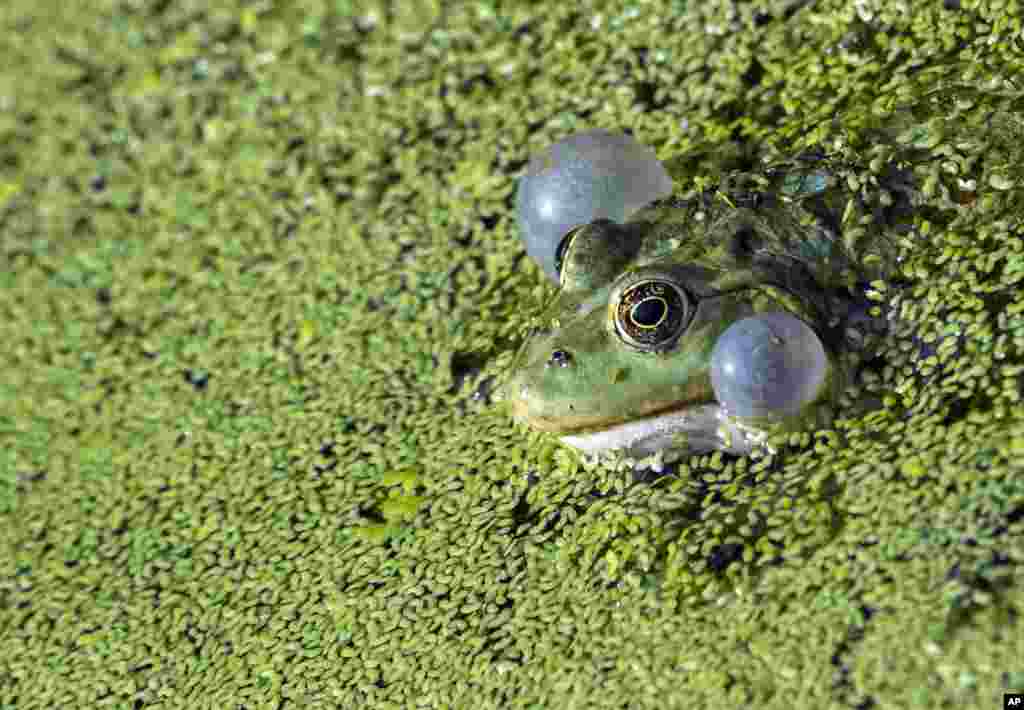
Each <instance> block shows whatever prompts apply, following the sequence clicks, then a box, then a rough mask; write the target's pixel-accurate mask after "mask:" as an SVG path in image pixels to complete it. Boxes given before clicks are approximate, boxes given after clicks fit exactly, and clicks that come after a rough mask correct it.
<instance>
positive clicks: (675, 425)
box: [561, 402, 763, 457]
mask: <svg viewBox="0 0 1024 710" xmlns="http://www.w3.org/2000/svg"><path fill="white" fill-rule="evenodd" d="M760 438H761V437H759V436H758V435H757V434H756V433H755V432H752V431H750V430H747V429H745V428H743V427H742V426H740V425H739V424H737V422H736V421H735V420H734V419H732V418H731V417H728V416H726V414H725V412H724V411H723V409H722V407H721V405H719V404H718V403H717V402H713V403H709V404H696V405H687V406H685V407H681V408H678V409H673V410H668V411H662V412H659V413H657V414H653V415H650V416H647V417H642V418H640V419H633V420H631V421H628V422H622V423H620V424H613V425H611V426H607V427H604V428H602V429H595V430H590V431H577V432H572V433H568V434H563V435H562V436H561V440H562V442H563V443H565V444H568V445H569V446H572V447H573V448H575V449H578V450H580V451H582V452H583V453H585V454H600V453H603V452H606V451H612V450H621V451H622V452H623V453H624V454H626V455H627V456H635V457H643V456H650V455H652V454H654V453H656V452H658V451H662V450H665V451H673V450H674V451H684V452H686V453H690V454H699V453H704V452H707V451H712V450H719V451H725V452H728V453H731V454H736V455H738V456H743V455H746V454H749V453H750V452H751V451H753V450H754V449H755V448H757V446H758V445H759V444H761V443H763V442H761V441H760Z"/></svg>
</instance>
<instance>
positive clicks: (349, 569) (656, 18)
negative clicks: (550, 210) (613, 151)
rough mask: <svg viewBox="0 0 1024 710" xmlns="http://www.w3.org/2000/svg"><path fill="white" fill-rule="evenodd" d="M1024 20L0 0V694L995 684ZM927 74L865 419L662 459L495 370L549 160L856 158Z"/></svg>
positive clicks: (728, 7)
mask: <svg viewBox="0 0 1024 710" xmlns="http://www.w3.org/2000/svg"><path fill="white" fill-rule="evenodd" d="M1021 16H1022V13H1021V10H1020V6H1019V4H1018V3H1017V2H1010V1H1009V0H1002V1H996V0H993V1H991V2H975V1H971V0H959V2H957V1H956V0H949V1H947V2H945V3H943V2H920V3H916V2H915V3H913V4H911V3H910V2H898V1H896V2H894V1H893V0H860V1H858V2H839V1H833V2H824V1H823V2H796V3H793V2H789V3H780V2H770V1H769V0H764V1H763V2H758V3H743V2H725V1H722V2H710V1H704V0H702V1H700V2H697V1H695V0H688V1H687V0H673V1H660V2H639V1H636V2H626V3H622V2H584V3H557V4H556V3H541V2H537V3H530V2H516V3H503V2H497V1H496V0H489V1H483V0H481V1H480V2H452V3H438V2H434V3H430V2H417V1H414V0H409V1H404V0H403V2H395V3H383V2H378V3H370V2H367V3H362V2H355V1H354V0H351V1H349V0H345V1H343V0H336V1H331V2H327V1H322V2H317V1H314V0H305V1H303V2H270V1H269V0H260V1H255V2H208V1H206V0H203V1H199V0H182V1H177V2H168V1H167V0H123V1H122V2H110V1H109V0H99V1H97V2H91V3H70V4H69V3H58V2H54V1H53V0H33V1H32V2H25V1H20V0H10V1H9V2H4V3H2V4H0V57H2V58H3V62H2V64H0V266H2V268H0V315H2V317H0V708H3V709H4V710H11V709H13V708H17V709H18V710H33V709H36V708H40V709H42V708H46V709H51V708H69V709H75V710H77V709H79V708H89V709H92V708H118V709H125V710H135V709H142V708H146V709H149V708H216V709H217V710H226V709H245V710H256V709H257V708H268V709H271V708H272V709H275V710H277V709H284V708H375V709H381V710H384V709H388V708H394V709H399V708H449V709H456V708H472V709H473V710H484V709H486V708H522V709H524V710H525V709H527V708H529V709H533V710H542V709H543V710H564V709H566V708H588V709H589V708H658V709H665V708H735V707H758V708H787V709H789V708H813V709H814V710H822V709H825V708H861V709H865V710H867V709H869V708H878V709H881V708H929V709H934V708H984V709H986V710H988V709H991V708H997V707H1001V702H1002V694H1003V693H1004V692H1009V691H1012V690H1016V691H1024V626H1022V620H1021V618H1020V616H1021V611H1022V605H1024V567H1022V562H1024V464H1022V463H1021V461H1022V458H1024V407H1022V404H1021V395H1022V372H1024V294H1022V288H1021V286H1022V282H1024V229H1022V226H1021V219H1022V213H1024V174H1022V169H1024V168H1022V166H1024V140H1022V136H1024V129H1022V126H1021V124H1020V120H1019V119H1020V117H1021V107H1022V105H1024V103H1022V99H1021V96H1022V93H1021V92H1022V91H1024V82H1022V80H1021V76H1024V71H1022V70H1024V62H1022V57H1024V38H1022V37H1024V36H1022V32H1021V29H1022V22H1021ZM933 91H937V92H938V93H937V94H930V93H929V92H933ZM924 96H937V97H940V99H941V100H935V101H924V100H923V99H922V97H924ZM915 101H917V102H918V107H919V110H920V111H922V112H923V114H922V121H924V123H925V125H931V126H933V128H936V132H935V133H934V134H932V135H935V136H937V137H936V139H935V140H933V141H928V144H927V146H926V147H927V149H928V150H929V151H931V154H932V155H933V157H934V158H933V159H931V160H928V161H925V162H924V163H922V165H921V166H919V167H918V169H917V172H918V178H919V179H920V180H921V183H922V185H924V187H923V195H924V196H925V199H924V201H923V203H922V204H921V205H920V212H919V214H918V217H917V223H916V226H915V231H914V234H913V238H912V239H911V238H908V239H907V240H906V243H905V244H902V245H901V246H900V249H901V254H902V257H903V258H902V261H901V265H900V269H901V273H900V274H899V277H900V279H902V281H903V282H904V285H903V286H902V287H901V288H900V289H895V288H886V284H878V289H879V290H878V294H879V295H878V298H879V299H880V300H881V301H885V302H887V304H888V307H890V308H895V309H897V310H898V311H899V313H900V315H901V318H902V320H901V322H902V323H903V325H902V326H901V327H900V328H899V329H897V330H896V331H895V332H893V333H892V334H891V337H890V338H889V339H888V340H887V343H886V345H885V348H884V350H883V351H882V352H881V354H880V355H879V356H878V358H877V362H875V363H874V364H873V367H872V368H869V369H866V370H865V372H864V375H863V377H862V380H861V381H860V382H858V384H857V385H856V388H859V389H861V390H864V391H870V392H875V393H877V396H878V399H879V402H880V405H881V406H880V407H879V408H878V409H877V410H875V411H872V412H870V413H868V414H865V415H863V416H858V417H848V418H843V419H840V420H839V421H837V422H836V423H835V427H834V428H833V429H831V430H828V431H818V432H809V433H807V434H804V435H798V436H793V437H792V439H791V440H787V441H785V442H783V445H782V446H780V448H779V451H778V452H777V453H776V454H774V455H771V456H767V457H760V458H752V459H748V458H743V459H734V458H730V457H722V456H720V455H717V456H701V457H693V458H690V459H689V460H687V461H684V462H682V465H680V466H679V467H678V468H675V469H672V470H670V471H668V472H666V473H664V474H662V475H660V476H655V475H647V474H644V475H640V474H638V473H636V472H635V471H634V470H633V469H632V468H630V467H629V466H628V465H600V466H596V465H589V464H587V465H584V463H583V462H581V461H580V460H579V458H578V457H577V456H576V455H574V454H573V453H572V452H571V451H570V450H568V449H566V448H564V447H562V446H560V445H559V444H558V443H557V441H555V440H554V439H552V438H551V437H548V436H544V435H539V434H534V433H529V432H526V431H522V430H517V429H516V428H514V427H513V425H512V424H511V422H510V420H509V418H508V417H507V416H506V415H505V414H504V413H503V412H502V411H500V409H498V408H496V407H495V406H494V405H493V403H492V402H491V401H490V396H489V393H490V392H491V390H492V387H493V384H494V383H495V382H496V381H497V380H498V379H499V378H500V375H501V373H502V372H503V368H505V367H507V365H508V363H509V360H510V356H511V354H512V352H513V351H514V349H515V348H516V346H518V345H519V344H520V343H521V342H522V338H523V333H524V332H525V329H526V328H527V326H528V324H529V321H530V318H531V317H532V316H533V315H534V314H535V312H536V307H537V305H538V304H539V303H540V302H541V301H542V299H543V298H545V297H546V296H548V295H549V294H550V293H551V290H552V287H551V286H550V285H549V284H548V283H547V282H546V281H545V280H544V277H543V275H542V274H541V272H540V270H539V269H538V268H537V267H536V266H535V265H534V264H532V263H531V262H529V260H527V259H526V258H525V257H524V253H523V250H522V248H521V246H520V243H519V240H518V236H517V233H516V228H515V221H514V212H513V208H512V204H513V197H514V192H515V180H516V178H517V177H518V176H519V175H520V174H521V172H522V170H523V168H524V166H525V164H526V161H527V159H528V157H529V156H530V155H531V154H532V153H534V152H536V151H538V150H540V149H542V148H543V147H544V146H546V145H548V144H550V143H551V142H553V141H555V140H558V139H559V138H562V137H564V136H566V135H568V134H570V133H572V132H574V131H577V130H583V129H587V128H593V127H604V128H608V129H613V130H629V131H631V132H632V133H633V134H634V135H635V136H636V137H637V138H638V139H639V140H640V141H641V142H643V143H645V144H647V145H650V146H652V147H653V148H654V149H655V150H657V152H658V155H659V157H661V158H662V159H663V160H668V159H671V158H673V157H677V156H680V155H685V154H687V152H688V151H691V152H693V154H694V155H698V154H699V155H703V156H705V158H707V157H708V156H711V157H712V158H713V157H714V156H715V155H716V154H717V153H723V154H724V153H726V152H727V148H728V146H730V145H735V144H737V143H741V144H743V145H746V146H759V150H763V151H764V154H771V153H774V152H778V153H780V154H784V153H786V152H787V151H790V150H793V149H796V148H800V147H802V146H807V145H814V144H816V145H823V146H825V147H826V148H827V149H828V150H830V151H835V152H837V153H841V154H844V155H846V157H847V158H848V159H849V160H851V161H852V162H853V163H854V164H860V163H857V161H858V160H861V162H862V164H863V172H861V173H860V174H859V177H858V174H857V173H851V174H850V175H849V176H848V179H850V180H854V181H856V180H858V179H868V177H869V176H870V174H871V170H872V169H874V168H873V167H872V164H871V160H873V159H874V158H878V160H883V159H884V158H885V156H884V155H882V154H881V153H877V152H872V150H873V146H872V143H871V140H869V139H868V138H866V137H865V136H869V135H870V131H869V130H868V128H870V125H869V124H871V120H870V119H869V118H865V116H868V115H870V112H869V113H868V114H866V113H865V107H868V108H872V110H875V111H877V112H879V113H881V114H885V113H886V112H887V111H889V110H890V109H891V108H892V107H893V106H895V105H896V104H899V103H901V102H902V103H907V102H911V103H913V102H915ZM922 101H923V103H922ZM929 111H930V112H931V115H932V117H933V118H934V119H935V120H934V122H933V123H932V124H929V123H928V120H929V119H928V116H927V115H924V114H927V113H928V112H929ZM940 124H941V125H940ZM943 126H944V129H943V130H944V131H946V132H943V131H940V130H938V129H939V128H942V127H943ZM883 152H884V151H883ZM705 162H706V161H705ZM693 165H696V166H698V167H696V168H694V174H693V176H692V179H693V180H695V181H699V180H701V174H702V170H704V168H703V167H700V166H703V165H705V163H701V162H699V161H697V160H696V158H695V159H694V162H693ZM875 167H877V165H876V166H875ZM709 170H710V168H709ZM685 187H686V186H685V185H681V186H680V188H681V189H683V188H685ZM882 305H885V304H882ZM919 342H925V343H930V344H932V346H933V348H932V350H933V352H931V353H930V354H929V353H921V352H920V349H919V348H917V347H916V346H915V343H919ZM875 365H876V366H875ZM852 394H856V393H851V395H852Z"/></svg>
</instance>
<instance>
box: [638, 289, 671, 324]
mask: <svg viewBox="0 0 1024 710" xmlns="http://www.w3.org/2000/svg"><path fill="white" fill-rule="evenodd" d="M667 313H668V304H667V303H665V299H663V298H658V297H657V296H652V297H650V298H645V299H644V300H642V301H640V303H638V304H636V305H635V306H633V310H632V311H631V312H630V314H629V317H630V318H631V319H632V321H633V322H634V323H636V324H637V325H638V326H640V327H641V328H656V327H657V326H658V324H659V323H661V321H662V320H664V319H665V315H666V314H667Z"/></svg>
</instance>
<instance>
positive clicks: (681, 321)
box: [499, 131, 914, 460]
mask: <svg viewBox="0 0 1024 710" xmlns="http://www.w3.org/2000/svg"><path fill="white" fill-rule="evenodd" d="M609 154H611V157H609ZM595 156H596V157H595ZM839 174H840V171H837V170H834V169H832V167H830V165H829V164H828V161H827V160H825V159H824V156H823V155H822V154H805V155H802V156H799V157H797V158H794V159H792V160H789V161H782V162H778V163H776V164H773V165H768V166H765V167H763V168H762V169H758V170H757V171H756V172H749V171H748V172H742V171H737V172H733V173H729V174H726V175H725V176H724V177H723V179H722V181H721V182H720V183H719V184H718V185H717V186H716V187H715V188H713V189H708V190H704V191H703V192H699V193H697V194H695V195H690V196H688V197H682V196H678V195H674V194H673V192H672V181H671V179H670V178H669V177H668V173H667V172H666V171H665V169H664V166H662V165H661V164H660V163H658V162H657V160H656V159H655V158H654V157H653V153H650V152H648V153H645V152H644V149H643V148H642V147H641V146H639V144H637V143H635V142H633V141H632V139H630V138H628V137H625V136H615V135H614V134H610V133H607V132H604V131H592V132H589V133H585V134H580V135H577V136H573V137H570V138H569V139H566V140H565V141H562V142H560V143H559V144H556V145H555V146H553V147H552V148H550V149H549V150H548V151H547V152H546V153H544V154H542V155H541V156H538V158H536V159H535V160H534V161H533V162H532V163H531V164H530V166H529V167H528V170H527V174H526V176H525V177H524V178H523V179H522V180H521V182H520V186H519V195H518V198H517V199H518V202H519V204H518V205H517V210H518V213H519V220H520V226H521V228H522V230H523V232H524V238H525V239H526V242H527V251H528V253H530V254H531V256H533V257H534V258H535V259H536V260H537V261H538V262H539V263H540V265H541V266H542V268H543V269H544V270H545V272H547V273H548V275H549V276H551V278H552V279H553V280H555V281H557V283H558V284H559V287H560V288H559V291H558V292H557V294H556V295H555V296H554V298H553V300H552V302H551V303H550V304H549V305H548V306H547V307H546V308H545V309H544V311H543V313H542V314H541V316H540V318H539V321H540V327H539V328H538V329H537V330H536V331H535V332H534V333H533V334H532V335H531V336H530V337H529V338H528V339H527V341H526V343H525V344H524V346H523V347H522V349H521V350H520V352H519V353H518V354H517V356H516V358H515V360H514V364H513V366H512V371H511V373H510V376H509V378H508V379H507V381H505V382H504V383H503V385H502V388H501V392H502V394H501V395H499V397H501V398H503V399H504V400H505V401H506V402H507V406H508V407H510V408H511V411H512V413H513V416H514V417H515V418H516V419H517V420H519V421H520V422H523V423H525V424H526V425H528V426H530V427H532V428H534V429H538V430H541V431H546V432H552V433H555V434H557V435H559V436H560V438H561V440H562V441H563V442H565V443H566V444H569V445H570V446H572V447H574V448H576V449H579V450H581V451H582V452H584V453H588V454H600V453H602V452H607V451H612V450H618V451H622V452H623V453H625V454H626V455H628V456H631V457H634V458H644V457H647V456H650V455H652V454H655V453H659V452H661V453H660V454H659V455H665V456H667V457H668V459H671V458H678V457H679V456H681V455H684V454H688V453H700V452H707V451H712V450H720V451H723V452H729V453H733V454H739V455H742V454H748V453H750V452H752V451H753V450H754V449H756V448H762V447H764V446H765V445H766V442H767V439H768V436H769V434H770V433H773V432H775V431H793V430H801V429H807V428H810V427H815V426H826V425H827V424H828V423H829V422H831V421H832V419H833V418H834V416H835V414H836V406H837V403H838V399H839V396H840V394H841V393H842V392H843V390H844V389H845V388H846V386H847V384H848V383H849V382H850V380H851V377H852V376H853V374H854V372H853V366H852V365H851V362H852V361H851V360H850V359H849V358H847V357H845V356H846V354H847V353H849V352H850V350H851V349H852V348H853V347H854V346H856V345H857V344H858V343H860V342H861V340H860V338H861V337H862V336H863V335H864V334H865V333H868V332H870V333H883V332H884V330H885V327H886V322H885V318H884V317H882V318H879V317H872V316H871V315H869V310H870V308H871V306H872V305H874V304H872V303H871V301H870V300H869V299H868V298H867V297H866V290H867V288H868V286H867V285H868V284H869V283H870V282H871V281H872V280H874V279H877V278H881V277H883V276H884V275H885V274H887V273H889V272H890V271H891V270H892V267H893V264H894V263H895V257H894V253H895V248H894V244H895V239H896V238H897V237H898V236H899V235H900V234H901V233H905V232H906V231H907V230H908V228H909V224H910V218H909V216H910V212H911V210H910V206H911V203H912V201H913V199H914V191H913V187H912V185H911V184H910V182H909V180H908V179H907V178H906V175H903V174H900V173H899V172H898V171H897V172H893V173H892V174H890V175H889V177H888V179H887V181H886V182H885V186H884V187H879V188H878V190H876V192H878V193H879V200H878V201H877V202H873V201H871V200H865V199H864V194H865V193H864V191H862V190H860V191H858V190H855V189H852V188H851V186H850V185H849V184H848V181H847V180H846V179H845V178H840V177H839V176H838V175H839ZM588 181H589V182H588ZM581 203H582V206H581ZM566 204H568V205H569V206H568V207H565V206H564V205H566ZM560 210H561V211H560ZM566 213H568V214H566ZM538 235H539V236H538ZM531 240H532V241H531ZM668 459H667V460H668Z"/></svg>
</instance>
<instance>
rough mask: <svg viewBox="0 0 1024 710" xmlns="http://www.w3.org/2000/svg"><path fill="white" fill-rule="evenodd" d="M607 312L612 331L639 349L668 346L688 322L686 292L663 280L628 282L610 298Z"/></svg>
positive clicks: (688, 301) (689, 313) (688, 313)
mask: <svg viewBox="0 0 1024 710" xmlns="http://www.w3.org/2000/svg"><path fill="white" fill-rule="evenodd" d="M610 305H611V312H612V313H611V315H612V321H613V325H614V327H615V332H616V333H618V334H619V337H621V338H622V339H623V340H624V341H625V342H627V343H629V344H630V345H632V346H633V347H635V348H639V349H640V350H651V351H653V350H663V349H665V348H668V347H671V346H672V344H673V343H674V342H675V341H676V339H677V338H678V337H679V335H680V333H682V332H683V330H684V329H685V328H686V325H687V324H688V323H689V322H690V316H691V310H692V309H691V307H690V300H689V298H687V295H686V292H685V291H683V289H681V288H680V287H679V286H677V285H676V284H674V283H672V282H671V281H667V280H665V279H656V278H655V279H643V280H639V281H635V282H633V283H630V284H628V285H627V286H625V287H624V288H622V289H621V290H620V291H619V293H618V294H617V295H616V296H614V297H613V300H612V302H611V304H610Z"/></svg>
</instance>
